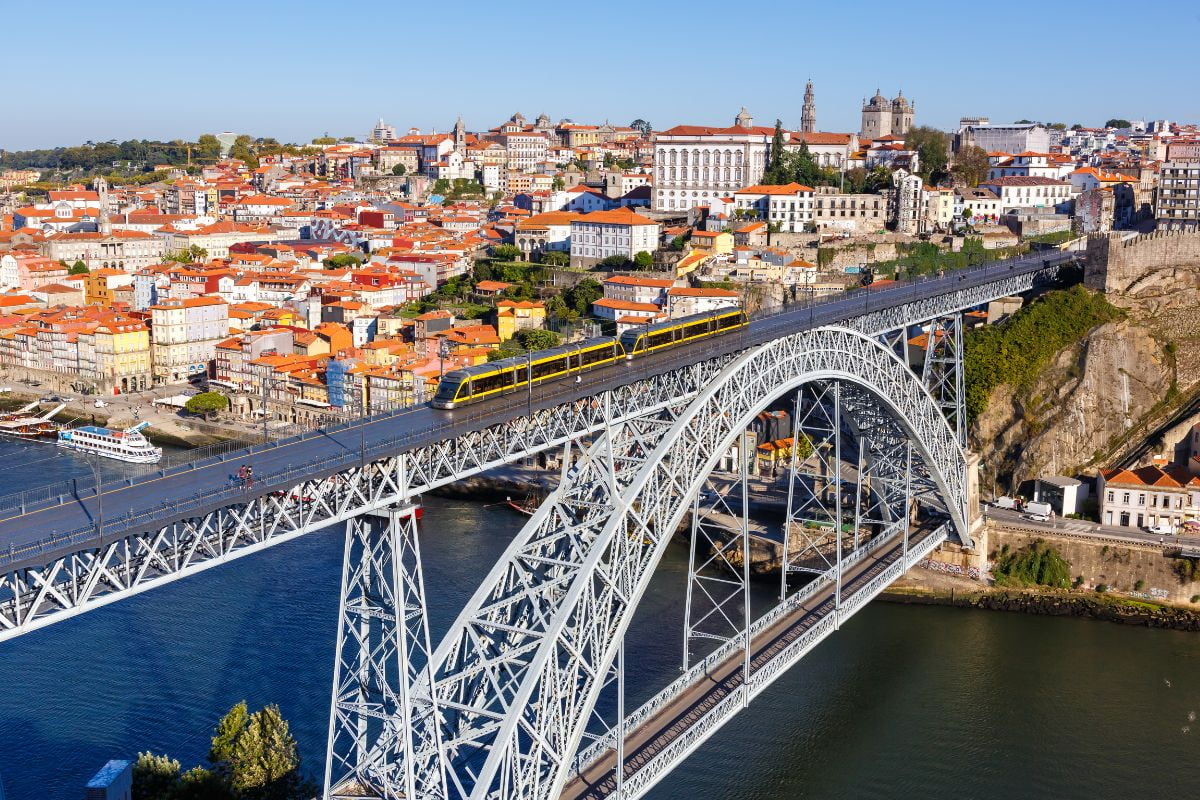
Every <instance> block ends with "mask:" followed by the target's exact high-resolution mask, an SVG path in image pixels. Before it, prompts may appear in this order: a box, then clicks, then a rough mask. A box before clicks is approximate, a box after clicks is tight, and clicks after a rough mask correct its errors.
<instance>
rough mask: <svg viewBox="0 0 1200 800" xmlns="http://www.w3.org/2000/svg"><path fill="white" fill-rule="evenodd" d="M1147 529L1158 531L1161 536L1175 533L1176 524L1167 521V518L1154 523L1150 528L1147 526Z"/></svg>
mask: <svg viewBox="0 0 1200 800" xmlns="http://www.w3.org/2000/svg"><path fill="white" fill-rule="evenodd" d="M1146 530H1148V531H1150V532H1151V533H1157V534H1158V535H1159V536H1174V535H1175V526H1174V525H1172V524H1171V523H1169V522H1166V521H1165V520H1164V521H1161V522H1156V523H1154V524H1153V525H1151V526H1150V527H1149V528H1146Z"/></svg>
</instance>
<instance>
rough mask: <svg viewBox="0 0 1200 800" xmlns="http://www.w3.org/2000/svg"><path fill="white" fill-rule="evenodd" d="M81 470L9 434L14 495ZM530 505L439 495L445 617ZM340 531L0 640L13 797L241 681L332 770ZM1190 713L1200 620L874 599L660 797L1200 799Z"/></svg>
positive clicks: (3, 727) (2, 484)
mask: <svg viewBox="0 0 1200 800" xmlns="http://www.w3.org/2000/svg"><path fill="white" fill-rule="evenodd" d="M114 468H117V469H120V467H116V466H115V465H114ZM88 470H89V468H88V467H87V465H86V464H85V463H84V462H83V461H82V460H81V459H79V457H77V456H74V455H70V454H57V453H53V451H51V450H50V448H47V447H44V446H37V445H15V444H11V443H0V493H4V492H7V491H15V490H19V489H21V488H25V487H27V486H31V485H36V484H38V483H42V482H44V481H46V480H53V479H61V478H63V477H69V476H71V475H72V474H78V475H80V476H83V475H87V474H89V472H88ZM521 522H522V520H521V519H519V518H517V517H516V515H514V514H512V513H511V512H509V511H508V510H507V509H505V508H503V507H498V506H486V505H483V504H480V503H473V502H467V501H459V500H446V499H439V498H428V499H427V503H426V516H425V523H424V526H425V527H424V534H423V539H422V548H423V550H424V553H423V554H424V556H425V565H426V582H427V587H428V591H429V595H430V598H429V602H430V606H431V625H432V627H433V628H434V633H435V636H438V635H440V634H441V632H443V631H444V630H445V629H446V627H447V626H448V625H449V624H450V623H451V621H452V620H453V618H454V616H455V615H456V613H457V611H458V610H459V609H460V608H461V607H462V604H463V602H464V601H465V600H466V599H467V597H468V596H469V595H470V593H471V592H472V591H473V589H474V588H475V586H476V585H477V584H478V581H479V579H480V577H481V576H482V575H483V574H484V573H485V572H486V571H487V569H488V566H489V565H490V564H492V563H493V562H494V561H495V559H496V557H497V556H498V555H499V554H500V553H501V552H502V551H503V549H504V547H505V545H506V543H507V542H508V541H509V540H510V539H511V537H512V536H513V535H514V534H515V533H516V531H517V530H519V528H520V525H521ZM341 552H342V542H341V533H340V531H337V530H327V531H324V532H321V533H316V534H313V535H311V536H308V537H305V538H302V539H299V540H296V541H293V542H290V543H287V544H283V545H280V546H278V547H275V548H272V549H270V550H267V551H266V552H264V553H260V554H257V555H254V556H249V557H247V558H244V559H241V560H239V561H236V562H234V563H231V564H228V565H226V566H223V567H219V568H216V569H213V570H210V571H207V572H204V573H201V574H199V575H196V576H195V577H192V578H190V579H188V580H185V581H181V582H178V583H174V584H171V585H169V586H167V587H164V588H161V589H157V590H154V591H152V592H149V593H146V594H143V595H140V596H137V597H133V598H130V599H128V600H125V601H122V602H120V603H117V604H114V605H112V606H109V607H106V608H102V609H99V610H97V611H93V612H91V613H89V614H85V615H83V616H82V617H79V618H76V619H73V620H68V621H66V622H63V623H60V624H57V625H53V626H51V627H49V628H47V629H44V630H40V631H36V632H34V633H31V634H29V635H27V636H24V637H22V638H20V639H17V640H15V641H11V642H7V643H4V644H0V697H3V701H2V702H0V777H2V779H3V787H4V790H5V791H6V792H7V795H6V797H7V798H8V800H41V798H51V799H56V798H77V797H79V796H81V792H82V788H81V787H82V786H83V784H84V783H85V782H86V780H87V779H88V777H90V776H91V774H92V773H93V772H95V771H96V770H97V769H98V768H99V767H100V766H101V765H102V764H103V763H104V762H105V761H106V760H107V759H109V758H128V757H132V756H133V755H134V754H135V753H136V752H138V751H139V750H153V751H156V752H167V753H170V754H171V755H173V756H174V757H176V758H178V759H179V760H180V761H181V762H183V763H184V766H185V768H186V767H187V766H190V765H192V764H195V763H199V762H200V761H201V760H202V759H203V757H204V754H205V753H206V751H207V748H208V739H209V736H210V735H211V729H212V727H213V725H214V723H215V722H216V720H217V718H218V717H219V716H220V715H221V714H222V713H223V712H224V711H225V710H226V709H227V708H228V707H229V706H231V705H232V704H233V703H235V702H237V701H238V700H241V699H246V700H248V701H249V703H250V704H251V706H252V707H254V706H261V705H263V704H266V703H278V704H279V706H280V707H281V709H282V711H283V714H284V716H285V717H286V718H287V719H288V720H289V721H290V722H291V726H292V731H293V733H294V734H295V736H296V738H297V740H298V742H299V745H300V751H301V754H302V756H303V758H304V759H305V767H306V769H307V770H308V771H309V772H310V773H311V774H312V775H313V776H314V777H318V776H319V775H320V774H321V771H322V770H323V766H324V762H323V760H324V748H325V735H326V727H327V724H328V712H329V692H330V684H331V676H332V663H333V644H334V632H335V623H336V614H337V593H338V576H339V571H340V567H341ZM685 576H686V554H685V551H684V549H683V548H682V547H673V548H672V550H671V551H670V552H669V553H668V555H667V557H666V558H665V559H664V562H663V564H662V565H661V566H660V568H659V570H658V572H657V573H656V576H655V580H654V583H653V585H652V587H651V589H650V590H649V592H648V595H647V597H646V598H645V600H644V601H643V603H642V605H641V606H640V607H639V611H638V616H637V619H636V620H635V623H634V625H633V627H632V628H631V630H630V633H629V636H628V638H627V640H626V641H627V644H626V660H627V662H626V663H627V675H628V677H627V687H628V693H629V703H630V704H631V705H632V704H635V703H637V702H640V701H641V700H642V699H644V698H645V697H647V696H649V695H650V694H652V693H653V692H654V691H655V690H656V689H657V688H658V687H661V686H662V685H664V684H665V683H666V682H668V681H669V680H671V679H673V678H674V677H675V676H676V675H677V674H678V666H679V662H680V650H681V643H680V636H681V634H680V632H679V628H680V626H679V624H678V621H679V620H680V619H681V618H682V613H683V583H684V578H685ZM765 590H766V589H764V591H765ZM1194 712H1200V636H1197V635H1195V634H1185V633H1177V632H1170V631H1150V630H1143V629H1139V628H1132V627H1122V626H1117V625H1112V624H1106V623H1099V622H1092V621H1084V620H1073V619H1054V618H1042V617H1028V616H1021V615H1016V614H1003V613H998V612H986V611H969V610H961V609H952V608H927V607H914V606H899V605H890V604H886V603H879V602H876V603H873V604H871V605H870V606H868V607H867V608H866V609H865V610H863V611H862V612H860V613H859V614H858V615H857V616H856V617H854V618H853V619H852V620H851V621H850V622H849V623H848V624H846V625H845V626H844V627H843V629H842V630H841V631H840V632H838V633H836V634H834V635H833V636H832V637H830V638H829V639H827V640H826V641H825V642H824V643H822V644H821V645H820V646H819V647H818V648H817V649H816V650H815V651H814V652H813V653H812V654H810V655H809V656H808V657H806V658H805V659H804V661H802V662H801V663H800V664H799V665H798V666H797V667H795V668H794V669H792V670H791V671H790V672H789V673H788V674H786V675H785V676H784V677H782V678H781V679H780V680H779V681H777V682H776V683H775V685H774V686H773V687H772V688H771V690H770V691H768V692H767V693H766V694H765V695H764V696H763V697H762V698H760V699H759V700H757V701H755V703H754V704H753V706H752V707H751V708H750V709H749V710H748V711H746V712H743V713H742V714H740V715H739V716H737V717H736V718H735V719H734V720H733V721H732V722H731V723H729V724H728V725H727V726H726V727H725V728H724V729H723V730H722V731H720V732H719V733H718V734H717V735H716V736H715V737H714V738H713V739H711V740H710V741H709V742H708V743H707V744H706V745H705V746H704V747H703V748H702V749H701V750H699V751H698V752H696V753H695V754H693V755H692V757H691V758H690V759H689V760H688V761H687V762H685V763H684V764H683V765H682V766H681V767H680V768H679V769H677V770H676V771H675V772H674V773H673V774H672V775H670V776H669V777H668V778H667V779H666V780H665V781H664V782H663V783H662V784H660V785H659V787H658V788H657V789H655V790H654V792H653V793H652V795H651V797H653V798H656V800H666V799H667V798H678V797H720V798H735V799H737V800H784V798H789V799H790V798H894V797H905V798H907V797H921V798H927V799H928V800H935V799H938V798H945V800H951V799H952V798H953V800H960V799H961V798H982V799H987V800H990V799H991V798H996V799H997V800H999V799H1000V798H1004V799H1005V800H1007V799H1008V798H1032V797H1037V798H1041V797H1056V798H1065V797H1071V798H1074V797H1080V798H1089V800H1095V799H1097V798H1158V797H1163V798H1166V797H1171V798H1184V797H1196V796H1198V795H1200V720H1198V721H1196V722H1191V723H1189V720H1188V716H1189V713H1194Z"/></svg>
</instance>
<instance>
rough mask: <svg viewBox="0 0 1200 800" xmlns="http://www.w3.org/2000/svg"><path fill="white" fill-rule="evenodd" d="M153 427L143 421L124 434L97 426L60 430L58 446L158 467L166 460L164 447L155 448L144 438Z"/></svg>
mask: <svg viewBox="0 0 1200 800" xmlns="http://www.w3.org/2000/svg"><path fill="white" fill-rule="evenodd" d="M149 424H150V423H149V422H139V423H138V424H137V425H134V426H133V427H132V428H126V429H125V430H123V431H116V430H112V429H110V428H101V427H99V426H96V425H84V426H82V427H79V428H70V429H66V430H60V431H59V432H58V446H59V447H65V448H68V449H70V450H78V451H80V452H83V453H92V454H95V455H98V456H103V457H104V458H114V459H116V460H118V461H129V462H131V463H134V464H155V463H157V462H158V460H159V459H160V458H162V448H161V447H155V446H154V445H152V444H150V442H149V441H148V440H147V439H146V437H145V436H142V429H143V428H145V427H146V426H147V425H149Z"/></svg>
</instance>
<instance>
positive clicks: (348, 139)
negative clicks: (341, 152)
mask: <svg viewBox="0 0 1200 800" xmlns="http://www.w3.org/2000/svg"><path fill="white" fill-rule="evenodd" d="M338 141H340V142H342V143H344V144H354V143H355V142H357V141H358V137H357V136H343V137H342V138H341V139H339V140H338Z"/></svg>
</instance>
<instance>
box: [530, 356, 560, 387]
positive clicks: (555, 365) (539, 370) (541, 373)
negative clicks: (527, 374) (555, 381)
mask: <svg viewBox="0 0 1200 800" xmlns="http://www.w3.org/2000/svg"><path fill="white" fill-rule="evenodd" d="M566 368H567V359H566V357H565V356H558V357H557V358H551V359H547V360H546V361H543V362H541V363H540V364H534V365H533V379H534V380H535V381H536V380H538V379H540V378H544V377H546V376H547V375H553V374H554V373H556V372H562V371H563V370H564V369H566Z"/></svg>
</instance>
